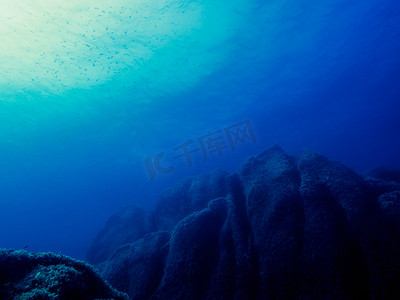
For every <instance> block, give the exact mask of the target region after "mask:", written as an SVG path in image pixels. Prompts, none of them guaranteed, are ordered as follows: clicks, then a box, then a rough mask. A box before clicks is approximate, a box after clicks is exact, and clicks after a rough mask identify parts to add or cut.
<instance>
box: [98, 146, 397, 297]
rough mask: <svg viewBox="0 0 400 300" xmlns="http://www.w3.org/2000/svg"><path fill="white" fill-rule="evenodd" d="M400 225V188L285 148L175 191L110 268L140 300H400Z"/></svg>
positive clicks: (106, 268) (104, 268) (108, 274)
mask: <svg viewBox="0 0 400 300" xmlns="http://www.w3.org/2000/svg"><path fill="white" fill-rule="evenodd" d="M381 177H382V176H381ZM399 217H400V184H399V183H397V182H396V181H394V180H391V181H386V180H384V179H382V178H374V177H367V178H362V177H361V176H359V175H358V174H356V173H354V172H353V171H352V170H350V169H349V168H347V167H345V166H343V165H342V164H340V163H337V162H332V161H330V160H328V159H327V158H325V157H323V156H321V155H319V154H317V153H315V152H312V151H305V152H304V153H303V155H302V156H301V157H300V158H294V157H291V156H289V155H287V154H286V153H285V152H284V151H282V150H281V149H280V148H279V147H278V146H275V147H272V148H270V149H268V150H266V151H264V152H262V153H261V154H259V155H257V156H254V157H251V158H249V159H248V160H246V161H245V162H244V164H243V165H242V167H241V168H240V169H239V170H238V172H237V173H234V174H231V175H228V174H226V173H224V172H221V171H215V172H213V173H212V174H210V175H202V176H198V177H193V178H188V179H186V180H183V181H181V182H180V183H178V184H177V185H176V186H174V187H172V188H170V189H168V190H167V191H165V192H164V193H163V194H162V196H161V197H160V201H159V203H158V205H157V207H156V209H155V211H154V212H153V213H152V214H151V218H150V219H151V224H152V227H151V228H153V231H154V232H153V233H151V234H148V235H146V236H145V237H141V238H137V239H136V240H134V236H131V237H130V238H129V239H127V240H129V243H127V244H126V245H125V246H122V247H120V248H118V249H117V250H116V251H114V254H112V255H111V256H109V258H108V260H106V261H104V262H103V263H101V264H100V265H98V267H99V268H100V272H101V274H102V275H103V276H104V277H105V278H106V279H108V280H109V281H110V282H111V283H112V284H113V285H115V287H117V288H119V289H120V290H122V291H125V292H127V293H129V295H130V296H131V298H132V299H153V300H161V299H237V300H239V299H400V289H399V286H400V264H399V261H400V243H399V242H398V241H399V240H400V221H399V220H400V218H399ZM139 224H140V222H139ZM115 228H117V227H115ZM130 230H134V229H130ZM158 230H162V231H158ZM128 232H129V231H128ZM120 234H122V235H123V231H121V233H120Z"/></svg>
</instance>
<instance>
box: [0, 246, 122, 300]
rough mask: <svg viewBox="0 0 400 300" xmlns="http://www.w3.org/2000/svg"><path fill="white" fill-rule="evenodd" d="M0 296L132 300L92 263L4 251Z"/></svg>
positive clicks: (1, 253) (1, 252)
mask: <svg viewBox="0 0 400 300" xmlns="http://www.w3.org/2000/svg"><path fill="white" fill-rule="evenodd" d="M0 299H4V300H6V299H27V300H28V299H29V300H32V299H37V300H42V299H60V300H62V299H77V300H79V299H84V300H90V299H115V300H118V299H128V295H126V294H123V293H120V292H118V291H117V290H115V289H114V288H112V287H111V286H110V285H109V284H108V283H107V282H105V281H104V280H103V279H102V278H101V277H100V275H99V274H98V273H97V272H96V271H95V270H94V269H93V268H92V267H91V266H90V265H88V264H86V263H84V262H81V261H77V260H74V259H72V258H69V257H66V256H62V255H55V254H52V253H37V254H31V253H28V252H26V251H13V250H6V249H1V250H0Z"/></svg>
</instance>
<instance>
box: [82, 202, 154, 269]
mask: <svg viewBox="0 0 400 300" xmlns="http://www.w3.org/2000/svg"><path fill="white" fill-rule="evenodd" d="M151 229H152V228H151V224H150V220H149V215H148V213H147V212H145V211H144V210H143V209H141V208H139V207H137V206H135V205H132V206H128V207H125V208H124V209H122V210H120V211H119V212H118V213H116V214H115V215H113V216H112V217H111V218H110V219H109V220H108V221H107V224H106V226H105V227H104V229H103V230H102V231H101V232H100V233H99V234H98V235H97V237H96V239H95V240H94V241H93V243H92V245H91V247H90V248H89V250H88V252H87V255H86V257H87V260H88V261H89V262H90V263H93V264H98V263H101V262H102V261H104V260H106V259H107V258H108V257H109V256H110V255H111V254H112V253H113V252H114V251H115V250H116V249H117V248H118V247H119V246H121V245H124V244H126V243H129V242H131V241H136V240H137V239H139V238H142V237H144V235H145V234H146V233H149V232H150V231H152V230H151Z"/></svg>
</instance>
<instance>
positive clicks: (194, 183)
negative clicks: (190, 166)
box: [153, 170, 228, 230]
mask: <svg viewBox="0 0 400 300" xmlns="http://www.w3.org/2000/svg"><path fill="white" fill-rule="evenodd" d="M227 175H228V174H227V173H226V172H224V171H222V170H215V171H214V172H212V173H211V174H207V175H200V176H196V177H190V178H187V179H185V180H183V181H181V182H179V183H178V184H177V185H175V186H174V187H172V188H169V189H167V190H165V191H164V192H163V193H162V194H161V196H160V199H159V201H158V203H157V206H156V209H155V211H154V213H153V220H154V223H155V226H156V228H157V229H158V230H171V229H173V228H174V227H175V225H176V224H178V223H179V222H180V221H181V220H182V219H183V218H185V217H186V216H188V215H189V214H191V213H192V212H195V211H199V210H202V209H203V208H206V207H207V204H208V202H209V201H210V199H215V198H218V197H224V196H225V195H226V194H227V185H226V176H227Z"/></svg>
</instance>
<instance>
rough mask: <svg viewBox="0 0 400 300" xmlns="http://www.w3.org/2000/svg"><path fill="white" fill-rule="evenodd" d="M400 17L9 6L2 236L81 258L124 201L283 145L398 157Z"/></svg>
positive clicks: (346, 7) (263, 8) (322, 6)
mask: <svg viewBox="0 0 400 300" xmlns="http://www.w3.org/2000/svg"><path fill="white" fill-rule="evenodd" d="M399 15H400V4H398V2H397V1H394V0H393V1H377V0H370V1H361V0H356V1H339V0H337V1H333V0H329V1H324V2H321V3H315V1H307V0H302V1H296V2H295V3H293V1H250V0H248V1H244V0H232V1H229V2H226V1H220V0H213V1H211V0H204V1H169V0H158V1H141V0H135V1H129V2H125V1H119V0H117V1H115V0H114V1H87V0H82V1H75V0H72V1H68V2H65V1H49V0H41V1H27V0H14V1H7V0H2V1H0V228H2V230H1V231H0V247H7V248H23V247H25V246H28V249H29V250H32V251H47V250H51V251H55V252H62V253H65V254H69V255H72V256H75V257H83V256H84V253H85V251H86V249H87V248H88V246H89V245H90V243H91V240H92V239H93V237H94V236H95V234H96V233H97V232H98V230H99V229H100V228H101V226H102V225H103V223H104V222H105V220H106V219H107V218H108V217H109V216H110V215H111V214H112V213H113V212H115V211H117V210H118V209H119V208H120V207H121V206H124V205H127V204H131V203H136V204H138V205H140V206H142V207H145V208H152V207H153V206H154V204H155V202H156V200H157V195H158V193H159V192H160V191H161V190H162V189H163V188H165V187H167V186H170V185H172V184H174V183H175V182H176V181H177V180H179V179H182V178H184V177H186V176H191V175H197V174H199V173H205V172H209V171H211V170H212V169H214V168H224V169H226V170H228V171H233V170H235V169H236V168H237V167H238V166H239V165H240V163H241V162H242V160H243V159H244V158H245V157H247V156H249V155H253V154H256V153H258V152H260V151H262V150H263V149H265V148H266V147H269V146H271V145H273V144H279V145H280V146H281V147H282V148H283V149H284V150H285V151H287V152H289V153H292V154H299V153H300V152H301V150H302V149H304V148H310V149H313V150H316V151H318V152H320V153H322V154H324V155H326V156H328V157H329V158H331V159H334V160H338V161H341V162H343V163H345V164H347V165H348V166H350V167H352V168H353V169H354V170H356V171H358V172H364V171H367V170H369V169H371V168H373V167H376V166H380V165H388V166H393V167H397V168H400V160H399V155H398V153H399V152H400V133H399V128H400V126H399V125H400V123H399V121H398V119H399V113H400V103H399V101H400V97H399V95H400V94H399V90H400V88H399V87H400V84H399V79H400V55H399V54H400V21H399ZM247 120H248V121H249V122H248V123H242V122H244V121H247ZM236 125H237V126H239V128H241V130H242V133H243V134H244V135H243V136H242V139H239V140H237V141H236V143H235V147H232V145H230V144H229V140H228V136H227V133H228V132H229V130H228V131H226V129H228V128H231V126H236ZM244 125H247V127H246V126H245V127H243V126H244ZM241 126H242V127H241ZM232 128H233V127H232ZM237 129H238V127H236V131H235V132H237ZM250 133H252V134H253V136H251V135H250ZM210 137H211V138H213V139H212V140H211V142H210V143H211V144H207V143H204V144H202V141H203V142H204V141H208V138H210ZM217 137H219V138H218V141H219V142H220V143H221V146H222V147H221V148H218V149H217V148H215V147H214V148H212V147H208V146H210V145H211V146H215V145H216V144H215V141H216V138H217ZM188 141H192V143H190V144H189V143H188V144H187V145H188V147H190V148H188V151H194V152H192V153H190V160H191V161H190V163H189V162H188V160H187V158H188V157H186V156H180V155H182V153H183V152H182V151H183V148H179V147H180V146H182V145H184V144H185V143H186V142H188ZM223 143H224V144H223ZM222 144H223V145H222ZM202 146H203V148H202ZM224 146H225V147H224ZM204 147H206V148H204ZM195 150H196V151H195ZM213 150H215V151H213ZM217 150H218V151H217ZM160 153H164V155H163V156H162V158H161V159H160V161H159V163H160V166H159V167H158V169H157V168H154V159H155V158H156V157H157V155H158V154H160ZM146 161H147V162H151V163H152V164H153V169H152V167H151V164H147V165H146ZM190 165H191V166H190ZM146 166H147V167H146ZM160 170H161V171H163V172H159V171H160Z"/></svg>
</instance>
